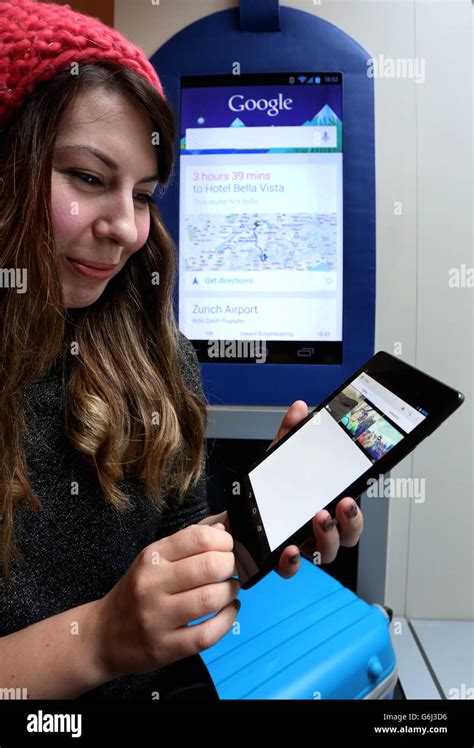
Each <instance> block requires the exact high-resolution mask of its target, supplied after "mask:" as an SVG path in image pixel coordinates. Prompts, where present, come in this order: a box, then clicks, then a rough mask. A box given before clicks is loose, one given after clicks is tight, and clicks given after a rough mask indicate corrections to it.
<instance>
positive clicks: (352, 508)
mask: <svg viewBox="0 0 474 748" xmlns="http://www.w3.org/2000/svg"><path fill="white" fill-rule="evenodd" d="M357 511H358V508H357V504H356V503H355V501H353V502H352V504H351V505H350V507H349V508H348V509H346V517H347V518H348V519H354V517H355V516H356V514H357Z"/></svg>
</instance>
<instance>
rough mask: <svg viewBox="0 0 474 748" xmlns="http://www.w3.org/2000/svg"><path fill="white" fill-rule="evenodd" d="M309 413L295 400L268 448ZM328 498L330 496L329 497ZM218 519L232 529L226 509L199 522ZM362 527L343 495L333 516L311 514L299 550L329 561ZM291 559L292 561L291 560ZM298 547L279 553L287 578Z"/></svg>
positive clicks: (350, 544) (359, 515) (353, 541)
mask: <svg viewBox="0 0 474 748" xmlns="http://www.w3.org/2000/svg"><path fill="white" fill-rule="evenodd" d="M307 415H308V406H307V405H306V403H305V402H304V401H303V400H296V401H295V402H294V403H293V404H292V405H291V406H290V408H288V411H287V413H286V415H285V417H284V418H283V420H282V422H281V425H280V428H279V429H278V433H277V435H276V437H275V438H274V440H273V441H272V443H271V444H270V446H269V447H267V451H268V449H270V448H271V447H273V446H274V445H275V444H276V443H277V442H278V441H279V440H280V439H282V438H283V437H284V436H285V435H286V434H287V433H288V431H290V430H291V429H292V428H293V427H294V426H296V425H297V424H298V423H299V422H300V421H302V420H303V419H304V418H306V416H307ZM329 501H330V499H329ZM218 523H220V524H221V525H222V529H225V530H227V532H231V529H230V526H229V522H228V518H227V512H221V513H220V514H213V515H211V516H210V517H205V518H204V519H203V520H201V522H199V523H198V524H200V525H213V524H218ZM363 527H364V518H363V516H362V512H361V511H360V509H359V507H358V506H357V504H356V503H355V501H354V499H352V498H350V497H349V496H346V497H345V498H344V499H341V500H340V501H339V502H338V504H337V506H336V517H335V518H333V517H331V515H330V514H329V512H328V511H327V510H326V509H321V511H319V512H317V514H315V515H314V517H313V534H314V537H313V538H312V539H310V540H307V541H306V542H305V543H303V545H302V546H301V550H302V551H303V552H304V553H305V554H306V555H308V556H310V557H311V558H313V556H314V555H315V554H316V553H319V554H320V556H319V557H318V561H319V562H320V563H323V564H328V563H331V561H334V559H335V558H336V555H337V552H338V550H339V546H341V545H343V546H346V547H347V548H352V547H353V546H354V545H356V544H357V543H358V542H359V538H360V536H361V533H362V530H363ZM295 557H296V561H295ZM292 559H293V561H294V562H293V563H292ZM299 562H300V549H299V548H298V546H297V545H289V546H287V547H286V548H285V550H284V551H283V553H282V554H281V556H280V560H279V563H278V567H277V569H276V571H277V572H278V574H279V575H280V576H281V577H283V578H284V579H290V577H292V576H294V575H295V574H296V572H297V571H298V569H299Z"/></svg>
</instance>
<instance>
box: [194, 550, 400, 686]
mask: <svg viewBox="0 0 474 748" xmlns="http://www.w3.org/2000/svg"><path fill="white" fill-rule="evenodd" d="M239 599H240V601H241V603H242V605H241V609H240V611H239V613H238V615H237V619H236V621H235V622H234V625H233V628H232V629H230V631H228V633H227V634H226V635H225V636H224V637H223V638H222V639H220V640H219V641H218V642H217V643H216V644H215V645H214V646H212V647H210V648H209V649H206V650H204V651H203V652H201V653H200V656H201V658H202V660H203V661H204V663H205V665H206V667H207V669H208V671H209V673H210V675H211V678H212V680H213V682H214V685H215V687H216V690H217V693H218V695H219V698H220V699H384V698H389V699H390V698H392V697H393V690H394V687H395V684H396V682H397V661H396V655H395V651H394V649H393V646H392V642H391V638H390V632H389V620H388V616H387V614H386V613H385V611H384V610H383V608H381V607H380V606H376V605H369V604H368V603H366V602H365V601H364V600H361V599H360V598H359V597H357V595H355V594H354V593H353V592H352V591H351V590H349V589H347V588H346V587H343V586H342V585H341V584H340V582H338V581H337V580H336V579H334V578H333V577H331V576H330V575H329V574H327V573H326V572H324V571H323V570H322V569H320V568H319V567H317V566H315V565H314V564H312V563H311V561H309V560H308V559H306V558H305V557H302V558H301V564H300V569H299V571H298V573H297V574H296V575H295V577H293V578H292V579H283V578H282V577H280V576H279V575H278V574H277V573H276V572H275V571H272V572H270V574H268V575H267V576H266V577H264V579H262V580H261V581H260V582H259V583H258V584H256V585H255V586H254V587H251V588H250V589H248V590H241V591H240V593H239ZM208 617H209V616H207V617H205V618H201V619H199V621H196V622H195V623H198V622H200V621H204V620H206V618H208Z"/></svg>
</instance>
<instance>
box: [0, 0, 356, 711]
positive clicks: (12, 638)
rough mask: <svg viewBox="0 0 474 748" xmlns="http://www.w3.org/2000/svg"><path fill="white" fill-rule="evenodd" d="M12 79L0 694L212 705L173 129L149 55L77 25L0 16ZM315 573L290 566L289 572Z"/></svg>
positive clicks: (347, 508)
mask: <svg viewBox="0 0 474 748" xmlns="http://www.w3.org/2000/svg"><path fill="white" fill-rule="evenodd" d="M0 60H1V65H0V180H1V181H0V205H1V217H0V257H1V268H2V287H0V325H1V331H0V333H1V334H0V340H1V342H0V345H1V347H2V350H1V357H0V362H1V363H0V366H1V395H0V423H1V425H0V449H1V454H2V464H1V473H0V488H1V490H0V514H1V518H2V521H1V525H0V532H1V536H0V537H1V554H2V575H1V577H0V637H1V638H0V687H5V686H8V687H9V688H12V687H15V686H19V687H21V688H25V687H26V688H27V690H28V697H29V698H59V699H61V698H77V697H81V698H122V699H147V700H148V699H149V700H151V699H153V698H172V697H173V694H174V695H175V696H179V695H180V696H181V698H190V697H193V696H202V697H205V696H209V697H211V698H212V697H214V698H215V697H216V693H215V691H214V689H213V687H212V684H210V679H209V678H208V677H207V679H206V673H205V668H204V666H203V665H202V662H201V660H200V658H199V657H198V653H199V652H200V651H202V650H203V649H205V648H207V647H209V646H212V644H214V643H215V642H216V641H217V640H218V639H220V638H221V637H222V636H224V635H225V634H226V633H227V631H228V630H229V629H230V628H231V626H232V624H233V622H234V620H235V617H236V607H235V606H234V603H235V602H236V601H235V598H236V596H237V594H238V592H239V584H238V581H237V580H236V579H233V578H232V577H233V576H235V575H236V568H235V558H234V555H233V553H232V548H233V540H232V537H231V534H230V532H229V527H228V524H227V516H226V513H225V512H224V513H222V514H220V515H214V516H209V507H208V504H207V500H206V488H205V477H204V466H205V430H206V404H205V397H204V392H203V388H202V382H201V379H200V372H199V366H198V363H197V359H196V356H195V353H194V350H193V348H192V346H191V344H190V343H189V341H188V340H187V339H186V338H185V337H184V336H183V335H182V334H181V333H180V332H179V330H178V328H177V325H176V321H175V318H174V314H173V306H172V293H173V288H174V284H175V280H176V265H175V248H174V246H173V243H172V240H171V238H170V237H169V235H168V233H167V231H166V229H165V227H164V226H163V224H162V222H161V219H160V215H159V211H158V209H157V207H156V204H155V202H154V199H153V197H152V196H153V194H154V193H155V191H156V189H157V188H163V187H165V186H166V185H167V183H168V182H169V180H170V178H171V174H172V166H173V144H174V140H175V136H176V130H175V122H174V116H173V113H172V111H171V109H170V108H169V105H168V104H167V102H166V99H165V95H164V92H163V89H162V86H161V83H160V81H159V79H158V78H157V76H156V73H155V71H154V70H153V68H152V66H151V65H150V64H149V62H148V61H147V59H146V57H145V55H144V53H143V52H142V51H141V50H140V49H139V48H137V47H135V46H134V45H132V44H130V43H129V42H128V41H127V40H126V39H125V38H124V37H123V36H122V35H121V34H119V33H118V32H116V31H115V30H113V29H110V28H108V27H107V26H105V25H104V24H102V23H101V22H99V21H97V20H96V19H92V18H90V17H88V16H84V15H82V14H80V13H76V12H74V11H72V10H71V9H70V8H69V7H68V6H65V7H64V6H57V5H54V4H47V3H37V2H34V1H32V0H12V1H11V2H6V3H2V4H1V6H0ZM306 414H307V406H306V404H305V403H303V402H301V401H297V402H296V403H294V404H293V405H292V407H291V408H290V409H289V411H288V413H287V415H286V416H285V418H284V420H283V422H282V425H281V427H280V430H279V432H278V434H277V437H276V439H279V438H281V437H282V436H283V435H284V434H285V433H287V431H288V430H289V429H290V428H292V427H293V425H294V424H295V423H297V422H299V421H300V420H301V418H304V417H305V416H306ZM272 443H273V442H272ZM346 513H348V516H346ZM337 519H338V521H339V527H336V524H335V522H334V521H333V520H332V519H331V517H330V516H329V514H328V512H325V511H322V512H320V513H319V514H318V515H317V516H316V517H315V518H314V522H313V525H314V532H315V542H316V545H314V544H310V547H309V548H308V549H307V550H309V551H310V552H311V551H312V548H313V547H317V548H318V550H319V552H320V553H321V557H322V560H323V562H327V561H329V560H332V558H334V556H335V554H336V553H337V549H338V547H339V544H340V543H344V544H345V545H354V544H355V543H356V542H357V541H358V538H359V536H360V533H361V531H362V516H361V513H360V512H359V511H358V510H357V505H356V504H355V503H354V502H353V501H352V499H350V498H347V499H344V500H343V501H341V502H340V503H339V505H338V507H337ZM291 560H292V561H293V563H292V561H291ZM295 561H296V563H295ZM298 561H299V554H298V548H297V547H296V546H290V547H288V548H287V549H285V551H284V553H283V554H282V557H281V560H280V564H279V568H278V571H279V573H280V574H281V575H282V576H284V577H290V576H292V575H293V574H294V573H296V571H297V569H298ZM215 613H216V615H214V616H213V617H211V618H209V619H208V620H206V621H205V622H203V623H201V624H199V625H195V626H187V625H186V624H187V623H188V622H190V621H193V620H195V619H198V618H200V617H203V616H206V615H209V614H215ZM201 686H202V687H201ZM185 687H186V688H185ZM183 689H184V690H183ZM157 694H158V696H157Z"/></svg>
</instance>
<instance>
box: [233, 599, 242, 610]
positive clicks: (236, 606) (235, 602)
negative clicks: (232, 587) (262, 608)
mask: <svg viewBox="0 0 474 748" xmlns="http://www.w3.org/2000/svg"><path fill="white" fill-rule="evenodd" d="M233 605H234V608H235V609H236V610H240V600H234V602H233Z"/></svg>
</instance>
